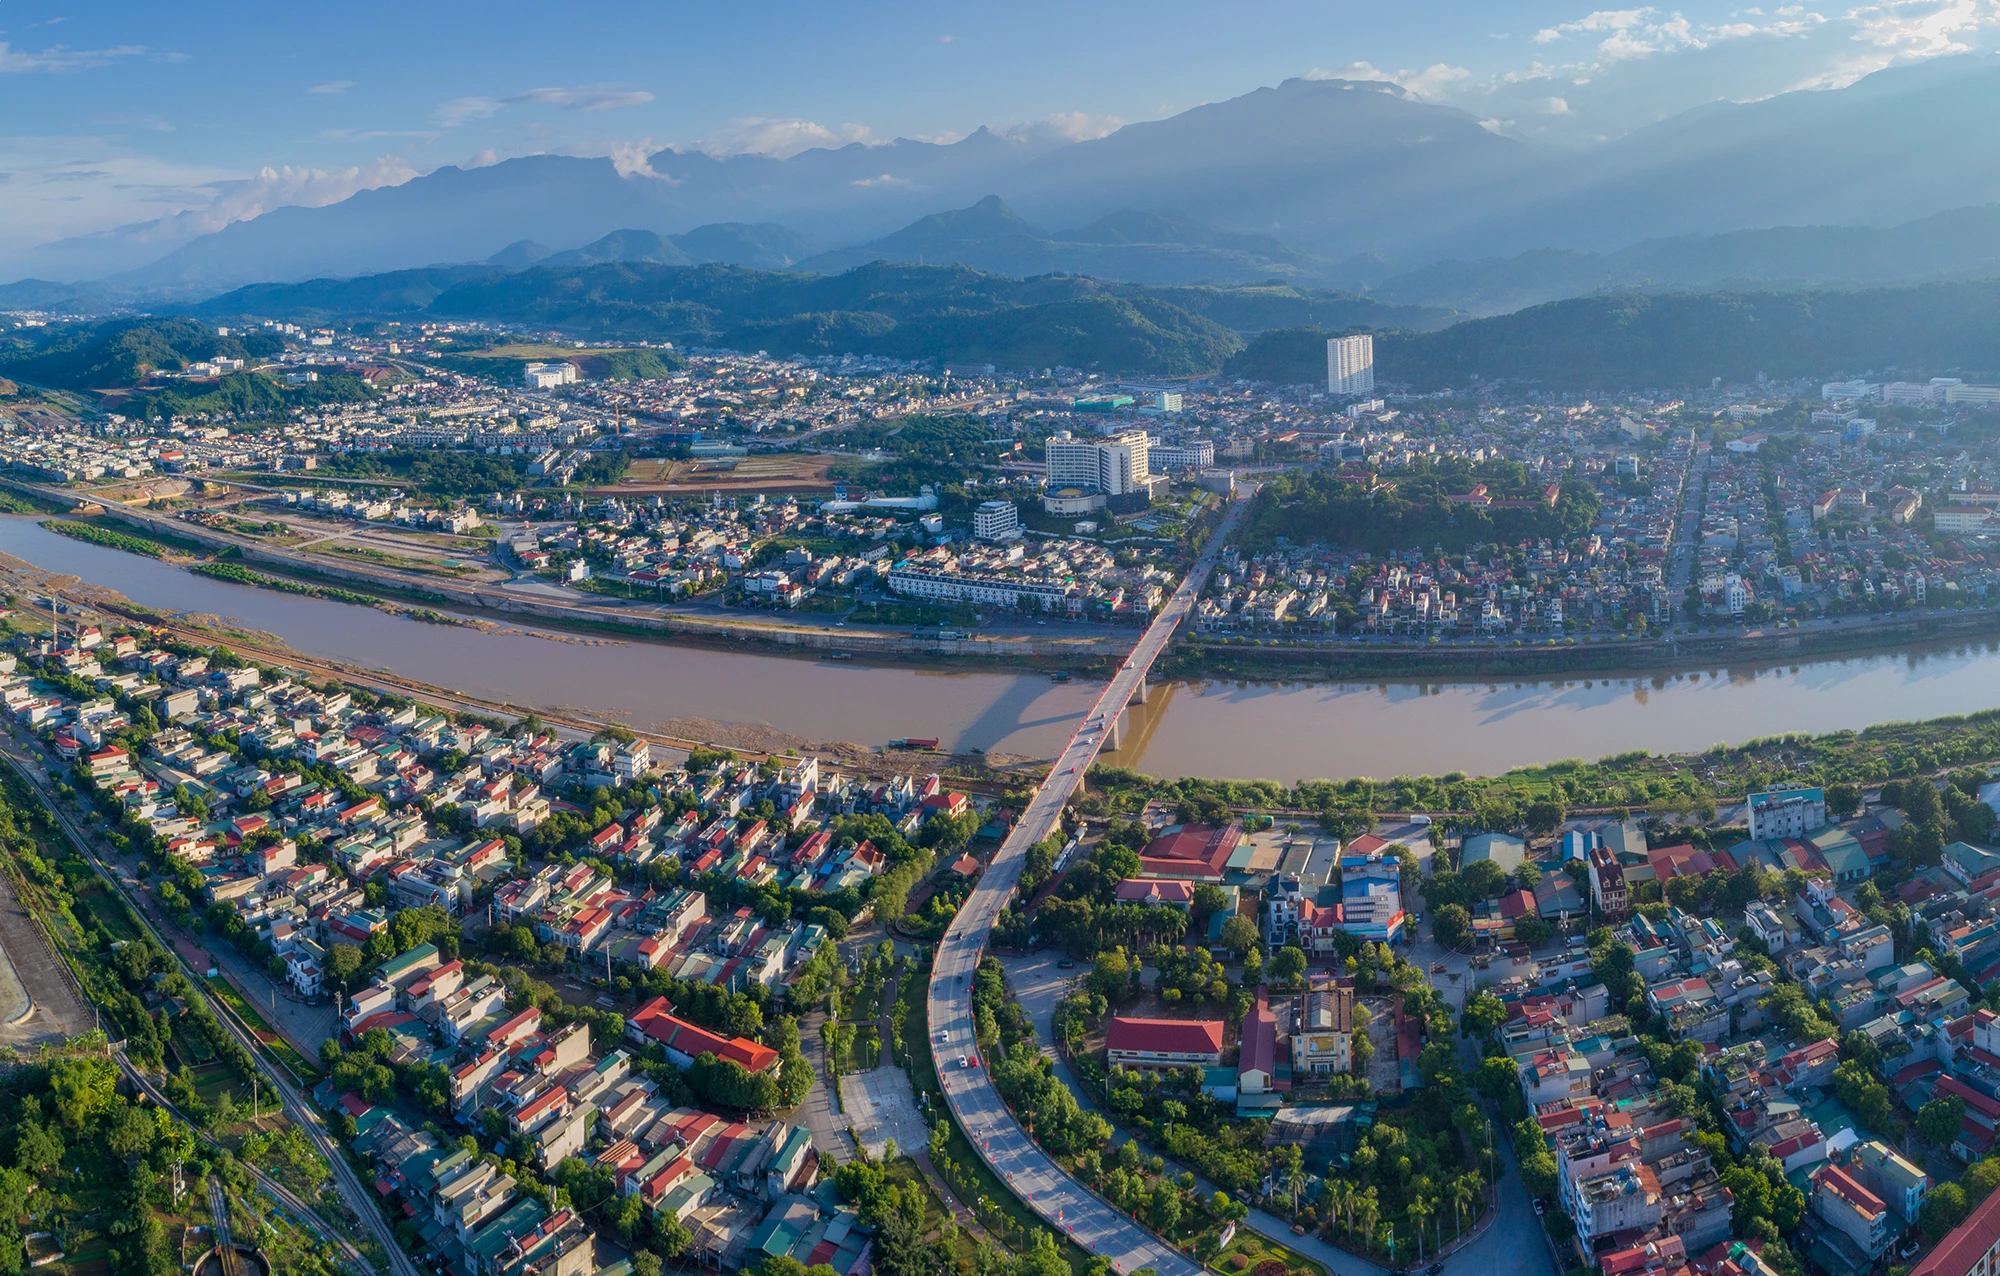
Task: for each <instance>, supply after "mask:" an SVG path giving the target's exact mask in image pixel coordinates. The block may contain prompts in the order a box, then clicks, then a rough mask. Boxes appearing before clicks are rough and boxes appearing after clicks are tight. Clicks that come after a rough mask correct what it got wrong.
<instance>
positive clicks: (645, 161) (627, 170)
mask: <svg viewBox="0 0 2000 1276" xmlns="http://www.w3.org/2000/svg"><path fill="white" fill-rule="evenodd" d="M659 151H660V148H659V147H658V146H656V145H654V143H653V139H652V138H650V137H644V138H640V139H639V140H638V141H636V142H613V143H611V148H610V152H609V154H610V159H611V167H613V168H615V169H617V170H618V175H619V176H620V177H651V178H653V179H655V180H657V181H662V182H668V183H671V182H673V181H674V180H675V179H674V178H673V177H671V176H669V175H668V174H666V173H656V172H654V171H653V156H655V155H657V154H658V153H659Z"/></svg>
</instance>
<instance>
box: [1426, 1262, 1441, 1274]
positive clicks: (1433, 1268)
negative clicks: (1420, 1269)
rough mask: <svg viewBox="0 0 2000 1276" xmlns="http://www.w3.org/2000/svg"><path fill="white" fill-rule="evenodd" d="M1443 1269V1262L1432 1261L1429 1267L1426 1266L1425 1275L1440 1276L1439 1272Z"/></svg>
mask: <svg viewBox="0 0 2000 1276" xmlns="http://www.w3.org/2000/svg"><path fill="white" fill-rule="evenodd" d="M1443 1270H1444V1264H1443V1263H1432V1264H1431V1265H1430V1266H1429V1267H1426V1268H1424V1276H1438V1273H1439V1272H1441V1271H1443Z"/></svg>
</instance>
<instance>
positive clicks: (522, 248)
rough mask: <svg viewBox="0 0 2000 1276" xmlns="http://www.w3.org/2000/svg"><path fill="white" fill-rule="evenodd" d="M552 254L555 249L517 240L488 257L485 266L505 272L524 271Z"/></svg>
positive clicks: (527, 240)
mask: <svg viewBox="0 0 2000 1276" xmlns="http://www.w3.org/2000/svg"><path fill="white" fill-rule="evenodd" d="M554 252H555V249H553V248H551V247H549V246H548V245H547V244H538V243H536V242H535V241H534V240H532V239H517V240H515V241H514V242H513V243H511V244H509V245H507V246H506V247H505V248H502V249H501V250H500V251H499V252H497V253H494V254H493V255H492V256H491V257H488V258H487V259H486V264H487V265H489V266H499V267H502V268H504V269H507V270H525V269H527V268H528V267H529V266H532V265H534V264H535V263H536V262H538V261H540V260H541V259H542V258H544V257H547V256H549V255H551V254H552V253H554Z"/></svg>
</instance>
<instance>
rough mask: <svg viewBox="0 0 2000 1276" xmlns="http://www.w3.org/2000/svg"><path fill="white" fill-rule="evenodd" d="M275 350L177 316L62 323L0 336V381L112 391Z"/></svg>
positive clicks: (251, 337)
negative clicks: (203, 363)
mask: <svg viewBox="0 0 2000 1276" xmlns="http://www.w3.org/2000/svg"><path fill="white" fill-rule="evenodd" d="M279 348H280V345H279V342H278V340H277V339H276V338H275V337H270V336H266V335H265V334H263V333H250V334H247V335H243V336H228V337H223V336H218V335H217V334H216V331H215V329H214V328H211V327H210V326H208V325H207V324H205V323H200V322H197V321H196V320H193V319H186V318H180V317H168V318H151V317H146V318H129V319H113V320H109V321H106V322H92V323H76V324H63V325H58V326H55V327H48V328H26V329H21V330H19V331H17V332H13V333H10V334H8V335H6V336H5V337H0V376H6V377H9V378H11V379H13V380H16V381H25V382H28V383H29V384H31V385H40V386H47V387H50V388H52V389H57V390H110V389H118V388H122V387H124V386H129V385H135V384H137V383H138V382H139V381H140V380H142V379H143V378H145V376H146V375H147V374H148V373H151V372H154V371H158V370H165V371H169V372H176V371H179V370H180V369H181V368H184V367H186V366H187V365H188V364H190V363H193V362H196V361H198V360H201V359H212V358H214V357H215V356H217V355H224V356H227V357H229V358H236V359H244V358H261V357H263V356H266V355H271V354H275V353H277V351H278V350H279Z"/></svg>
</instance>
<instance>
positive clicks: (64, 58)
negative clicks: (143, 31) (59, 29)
mask: <svg viewBox="0 0 2000 1276" xmlns="http://www.w3.org/2000/svg"><path fill="white" fill-rule="evenodd" d="M145 52H146V46H145V45H143V44H121V45H118V46H116V47H114V48H109V49H72V48H69V47H67V46H66V45H61V44H56V45H51V46H49V47H48V48H46V49H43V50H42V51H41V52H40V53H26V52H23V51H21V50H19V49H16V48H15V47H14V46H13V45H11V44H9V43H7V42H6V41H5V40H0V74H20V73H22V72H27V71H83V70H88V69H89V68H91V67H98V66H105V65H107V64H109V63H112V62H116V61H118V60H119V59H121V58H136V57H138V56H140V55H141V54H143V53H145Z"/></svg>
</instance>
